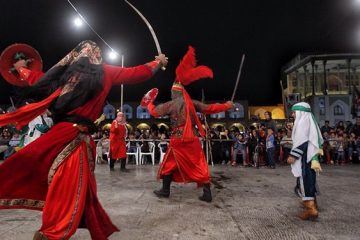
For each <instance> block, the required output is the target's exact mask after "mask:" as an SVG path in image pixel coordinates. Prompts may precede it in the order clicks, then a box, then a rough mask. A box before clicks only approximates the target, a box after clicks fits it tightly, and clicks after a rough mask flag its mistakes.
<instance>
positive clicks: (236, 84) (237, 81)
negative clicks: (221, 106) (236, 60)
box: [231, 54, 245, 102]
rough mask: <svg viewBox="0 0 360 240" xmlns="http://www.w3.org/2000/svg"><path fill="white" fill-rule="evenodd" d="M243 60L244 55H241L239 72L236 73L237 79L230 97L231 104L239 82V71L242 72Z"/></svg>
mask: <svg viewBox="0 0 360 240" xmlns="http://www.w3.org/2000/svg"><path fill="white" fill-rule="evenodd" d="M244 60H245V54H243V55H242V58H241V63H240V68H239V72H238V75H237V78H236V83H235V87H234V90H233V94H232V96H231V101H232V102H233V101H234V98H235V94H236V90H237V88H238V85H239V80H240V76H241V70H242V68H243V65H244Z"/></svg>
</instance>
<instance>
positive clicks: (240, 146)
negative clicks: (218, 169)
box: [231, 134, 247, 166]
mask: <svg viewBox="0 0 360 240" xmlns="http://www.w3.org/2000/svg"><path fill="white" fill-rule="evenodd" d="M246 144H247V142H246V140H245V139H244V135H242V134H238V135H237V136H236V137H235V139H234V147H233V154H232V156H233V159H232V164H231V165H232V166H235V165H236V164H237V163H239V161H238V160H237V157H238V155H239V153H240V155H241V157H242V162H243V166H247V163H246Z"/></svg>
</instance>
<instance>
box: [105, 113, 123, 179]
mask: <svg viewBox="0 0 360 240" xmlns="http://www.w3.org/2000/svg"><path fill="white" fill-rule="evenodd" d="M126 135H127V128H126V122H125V115H124V113H122V112H118V114H117V115H116V119H115V120H114V121H113V122H112V124H111V128H110V154H109V156H110V159H109V161H110V164H109V166H110V170H111V171H113V170H114V164H115V161H116V160H117V159H118V160H119V161H120V166H121V167H120V171H123V172H126V171H127V169H126V168H125V165H126V141H125V138H126Z"/></svg>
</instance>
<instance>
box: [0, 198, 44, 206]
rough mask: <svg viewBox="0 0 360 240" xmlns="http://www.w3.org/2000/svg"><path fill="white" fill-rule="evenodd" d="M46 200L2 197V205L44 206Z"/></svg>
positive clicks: (0, 200)
mask: <svg viewBox="0 0 360 240" xmlns="http://www.w3.org/2000/svg"><path fill="white" fill-rule="evenodd" d="M44 204H45V202H44V201H42V200H34V199H0V206H4V207H10V206H11V207H15V206H19V207H20V206H22V207H33V208H43V207H44Z"/></svg>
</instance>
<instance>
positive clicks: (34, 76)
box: [26, 71, 45, 86]
mask: <svg viewBox="0 0 360 240" xmlns="http://www.w3.org/2000/svg"><path fill="white" fill-rule="evenodd" d="M44 74H45V73H43V72H40V71H31V73H30V75H29V77H28V79H26V81H27V82H28V83H29V85H30V86H32V85H34V84H35V83H36V82H37V81H38V80H39V79H40V78H41V77H42V76H44Z"/></svg>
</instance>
